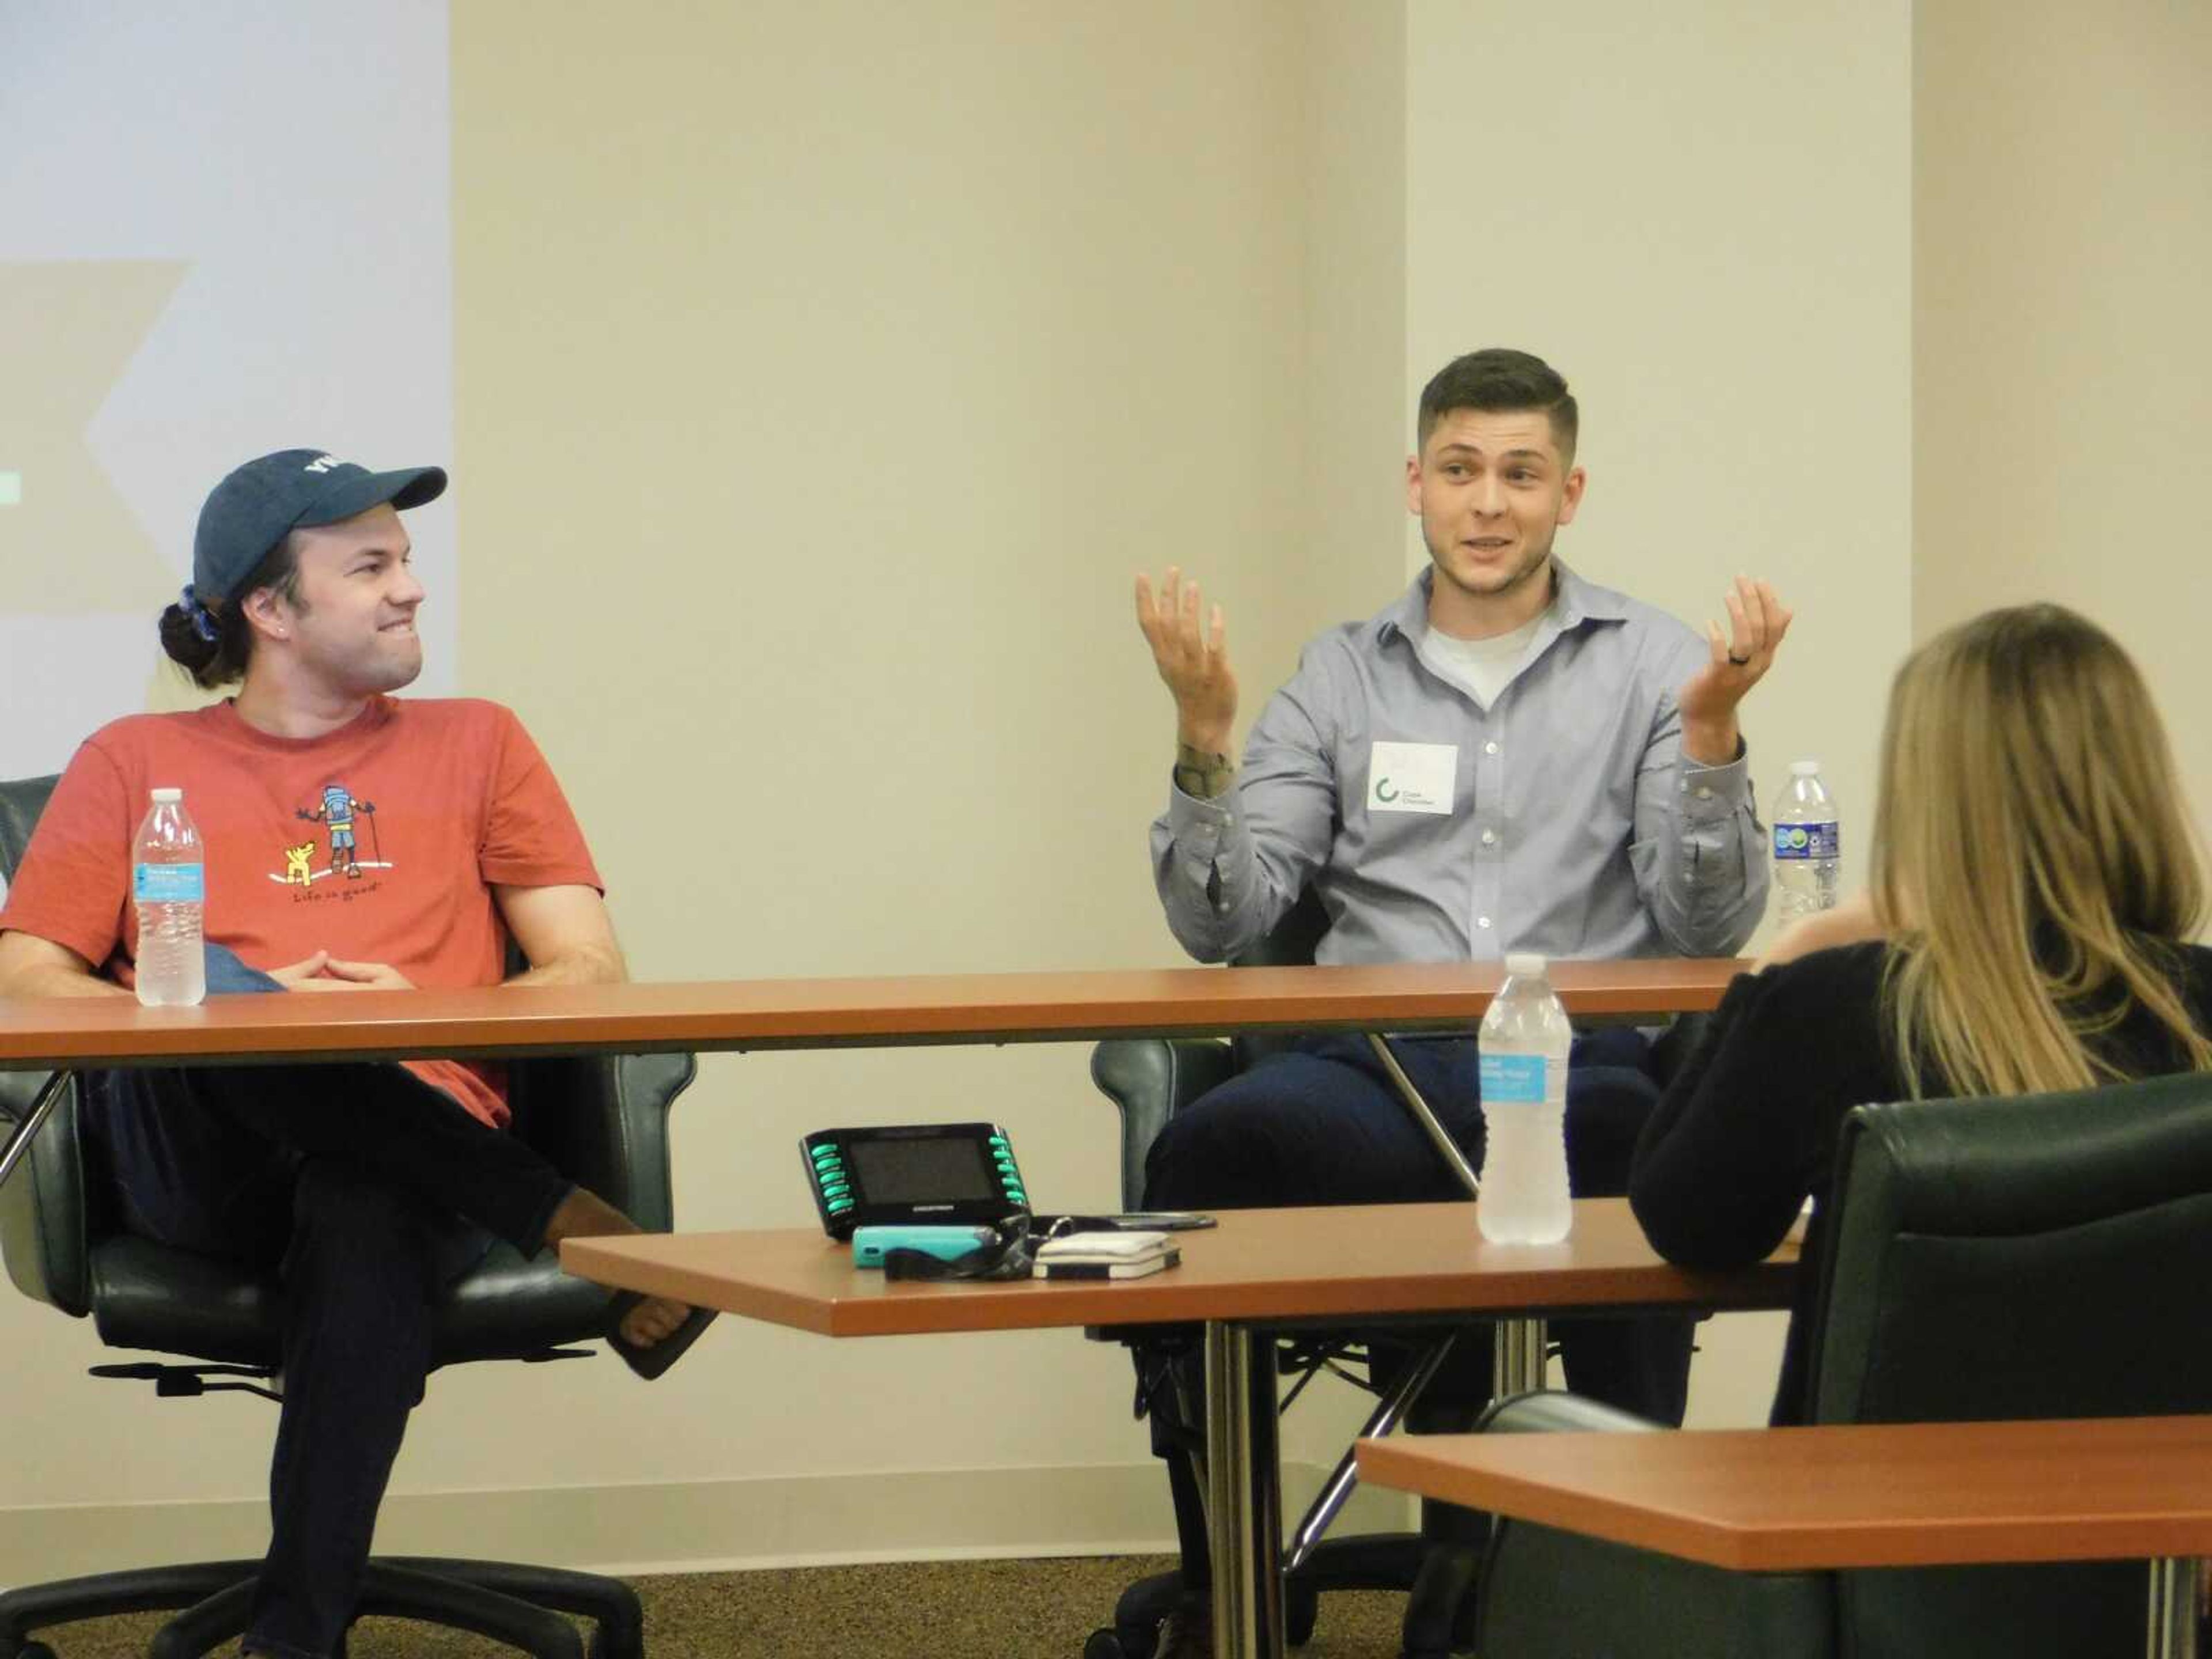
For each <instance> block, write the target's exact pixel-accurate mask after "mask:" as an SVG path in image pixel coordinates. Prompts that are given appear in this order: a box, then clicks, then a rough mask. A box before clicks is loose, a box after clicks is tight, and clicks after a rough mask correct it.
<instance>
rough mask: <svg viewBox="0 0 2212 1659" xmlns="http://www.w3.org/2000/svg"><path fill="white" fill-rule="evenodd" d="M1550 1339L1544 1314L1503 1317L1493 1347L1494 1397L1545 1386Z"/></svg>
mask: <svg viewBox="0 0 2212 1659" xmlns="http://www.w3.org/2000/svg"><path fill="white" fill-rule="evenodd" d="M1549 1340H1550V1339H1549V1338H1548V1337H1547V1335H1546V1334H1545V1330H1544V1322H1543V1320H1542V1319H1541V1317H1531V1318H1526V1319H1501V1320H1499V1321H1498V1335H1497V1339H1496V1341H1495V1345H1494V1346H1492V1350H1491V1354H1492V1358H1491V1362H1490V1397H1491V1398H1492V1399H1493V1400H1504V1399H1506V1398H1508V1397H1509V1396H1510V1395H1516V1394H1527V1393H1528V1392H1529V1391H1530V1390H1531V1389H1541V1388H1542V1387H1543V1386H1544V1381H1545V1369H1546V1357H1545V1348H1546V1345H1547V1342H1548V1341H1549Z"/></svg>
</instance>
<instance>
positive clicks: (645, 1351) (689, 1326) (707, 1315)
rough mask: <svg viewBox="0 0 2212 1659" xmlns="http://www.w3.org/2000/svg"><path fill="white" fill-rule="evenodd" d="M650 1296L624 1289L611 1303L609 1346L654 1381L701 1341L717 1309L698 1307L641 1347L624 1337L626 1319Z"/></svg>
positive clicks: (628, 1364)
mask: <svg viewBox="0 0 2212 1659" xmlns="http://www.w3.org/2000/svg"><path fill="white" fill-rule="evenodd" d="M646 1299H647V1298H646V1297H644V1296H643V1295H642V1294H641V1292H639V1291H619V1292H617V1294H616V1297H615V1298H614V1300H613V1301H611V1302H610V1303H609V1304H607V1346H609V1347H610V1348H612V1349H613V1350H614V1351H615V1352H616V1353H617V1354H619V1355H620V1356H621V1357H622V1363H623V1364H625V1365H627V1366H629V1368H630V1370H634V1371H635V1372H636V1373H637V1374H638V1375H639V1376H641V1377H643V1378H644V1379H645V1380H646V1381H647V1382H648V1383H650V1382H652V1381H653V1379H654V1378H656V1377H658V1376H660V1374H661V1373H662V1372H664V1371H665V1370H667V1369H668V1368H669V1367H670V1366H671V1365H673V1364H675V1363H676V1362H677V1361H678V1360H679V1359H681V1358H684V1350H685V1349H687V1348H689V1347H690V1346H691V1345H692V1344H693V1343H694V1342H696V1341H697V1340H699V1333H700V1332H702V1331H703V1330H705V1329H706V1328H707V1327H708V1326H709V1325H711V1324H713V1323H714V1315H715V1312H716V1310H714V1309H713V1308H694V1309H692V1310H691V1316H690V1318H689V1319H687V1320H685V1321H684V1322H683V1323H682V1324H681V1325H678V1327H677V1328H675V1329H674V1330H672V1331H671V1332H669V1334H667V1335H665V1336H664V1337H662V1338H661V1339H660V1340H659V1341H658V1342H653V1343H649V1344H647V1346H644V1347H640V1346H638V1345H637V1344H636V1343H635V1342H628V1341H625V1340H623V1334H622V1322H623V1320H625V1319H627V1318H629V1310H631V1309H632V1308H635V1307H636V1306H637V1305H638V1304H639V1303H641V1302H643V1301H645V1300H646Z"/></svg>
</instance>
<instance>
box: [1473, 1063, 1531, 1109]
mask: <svg viewBox="0 0 2212 1659" xmlns="http://www.w3.org/2000/svg"><path fill="white" fill-rule="evenodd" d="M1546 1063H1547V1062H1546V1060H1545V1059H1544V1056H1543V1055H1541V1054H1485V1055H1483V1056H1482V1103H1483V1104H1484V1105H1486V1106H1541V1105H1542V1104H1543V1103H1544V1066H1545V1065H1546Z"/></svg>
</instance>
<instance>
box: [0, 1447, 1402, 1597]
mask: <svg viewBox="0 0 2212 1659" xmlns="http://www.w3.org/2000/svg"><path fill="white" fill-rule="evenodd" d="M1323 1474H1325V1471H1323V1470H1322V1469H1320V1468H1316V1467H1314V1466H1311V1465H1307V1464H1291V1465H1287V1466H1285V1468H1284V1471H1283V1488H1284V1492H1283V1501H1284V1506H1285V1511H1286V1513H1288V1514H1290V1515H1291V1516H1296V1515H1297V1514H1298V1513H1299V1512H1300V1511H1301V1510H1303V1509H1304V1505H1305V1504H1307V1503H1308V1502H1309V1501H1310V1499H1311V1496H1312V1494H1313V1493H1314V1492H1316V1491H1317V1490H1318V1489H1319V1487H1320V1485H1321V1481H1322V1477H1323ZM1411 1513H1412V1510H1411V1505H1410V1503H1409V1501H1408V1500H1407V1499H1405V1498H1401V1497H1400V1496H1399V1495H1398V1494H1396V1493H1393V1492H1376V1491H1371V1490H1369V1489H1366V1488H1362V1489H1361V1490H1360V1491H1358V1492H1355V1493H1354V1494H1353V1495H1352V1502H1351V1503H1350V1504H1349V1505H1347V1506H1346V1511H1345V1514H1344V1516H1342V1517H1341V1519H1340V1522H1339V1528H1340V1529H1341V1530H1344V1531H1346V1532H1367V1531H1381V1530H1395V1529H1400V1528H1406V1527H1408V1526H1410V1525H1411V1524H1412V1522H1411V1521H1410V1519H1409V1517H1410V1516H1411ZM268 1527H269V1522H268V1510H267V1507H266V1505H265V1504H263V1503H262V1502H261V1501H259V1500H258V1499H240V1500H235V1501H227V1502H212V1501H211V1502H204V1503H160V1504H53V1505H47V1506H43V1507H39V1508H23V1509H12V1510H0V1563H4V1564H5V1567H4V1573H5V1579H6V1583H10V1584H27V1583H43V1582H45V1581H46V1580H49V1579H54V1578H68V1577H76V1576H77V1575H79V1574H82V1573H92V1572H101V1571H113V1570H115V1569H117V1568H119V1567H125V1566H155V1565H164V1564H168V1563H173V1562H180V1561H208V1560H224V1559H231V1558H234V1557H235V1558H239V1559H251V1558H253V1557H256V1556H258V1555H259V1554H260V1553H262V1551H263V1550H264V1548H265V1547H267V1544H268V1538H269V1531H268ZM376 1547H377V1548H378V1550H379V1551H380V1552H383V1553H389V1554H395V1555H455V1556H478V1557H492V1558H498V1559H507V1560H516V1561H533V1562H538V1563H542V1564H544V1565H555V1566H573V1567H579V1568H585V1569H588V1570H594V1571H606V1572H613V1573H617V1574H623V1575H636V1574H641V1573H649V1572H652V1573H659V1572H710V1571H733V1570H742V1569H757V1568H765V1567H792V1566H818V1565H829V1564H834V1563H850V1562H865V1561H928V1560H953V1559H1012V1558H1019V1557H1033V1556H1052V1555H1124V1554H1128V1555H1134V1554H1161V1553H1170V1552H1171V1551H1172V1550H1173V1549H1174V1547H1175V1529H1174V1520H1173V1516H1172V1515H1171V1513H1170V1509H1169V1506H1168V1501H1167V1488H1166V1482H1165V1480H1164V1479H1163V1478H1162V1476H1161V1474H1160V1469H1159V1466H1158V1464H1157V1463H1153V1462H1144V1463H1140V1464H1119V1465H1102V1466H1092V1467H1081V1468H1016V1469H977V1470H899V1471H894V1472H891V1473H888V1474H880V1475H859V1474H837V1475H799V1476H791V1477H785V1478H779V1479H770V1480H708V1481H691V1482H671V1483H667V1484H664V1485H654V1486H590V1487H568V1488H553V1489H544V1488H541V1489H537V1490H531V1491H514V1490H507V1491H498V1492H413V1493H404V1492H403V1493H395V1494H394V1495H392V1497H391V1498H387V1499H386V1502H385V1505H384V1513H383V1516H382V1518H381V1520H380V1523H379V1525H378V1528H377V1535H376ZM0 1587H4V1586H0Z"/></svg>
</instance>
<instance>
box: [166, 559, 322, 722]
mask: <svg viewBox="0 0 2212 1659" xmlns="http://www.w3.org/2000/svg"><path fill="white" fill-rule="evenodd" d="M264 587H273V588H274V589H276V592H277V595H278V597H280V598H282V599H285V600H288V601H289V602H290V603H291V604H292V605H295V606H296V605H298V604H299V603H300V554H299V548H298V546H297V544H296V540H295V537H293V536H290V535H288V536H286V537H285V538H284V539H283V540H282V541H280V542H278V543H277V544H276V546H274V547H272V548H270V550H269V552H268V554H267V556H265V557H264V558H263V559H262V561H261V562H260V563H259V564H258V565H256V566H254V567H253V569H252V572H251V573H250V574H248V575H247V576H246V580H244V581H242V582H240V584H239V586H238V592H237V593H236V595H235V596H234V597H233V598H230V599H216V600H213V601H203V603H204V605H206V609H207V615H208V619H209V621H210V622H211V623H214V625H215V637H214V638H213V639H209V638H208V637H207V636H206V635H204V634H202V633H201V632H200V630H199V624H198V623H197V620H196V619H195V618H194V617H193V614H192V612H191V611H187V610H185V607H184V606H183V605H171V606H169V607H168V608H167V610H166V611H162V612H161V623H160V627H161V649H162V650H164V651H166V652H167V653H168V654H169V660H170V661H172V662H173V663H175V664H176V665H178V666H179V667H180V668H182V669H183V670H184V671H185V672H186V673H188V674H190V675H191V677H192V684H195V685H197V686H198V687H199V688H200V689H201V690H203V691H213V690H218V689H219V688H221V687H222V686H226V685H232V684H236V683H237V682H238V681H240V680H242V679H244V678H246V664H247V663H248V662H249V661H251V660H252V656H253V624H252V623H249V622H248V621H246V599H248V598H250V597H251V596H252V594H254V593H256V592H259V591H260V590H261V589H262V588H264Z"/></svg>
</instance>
